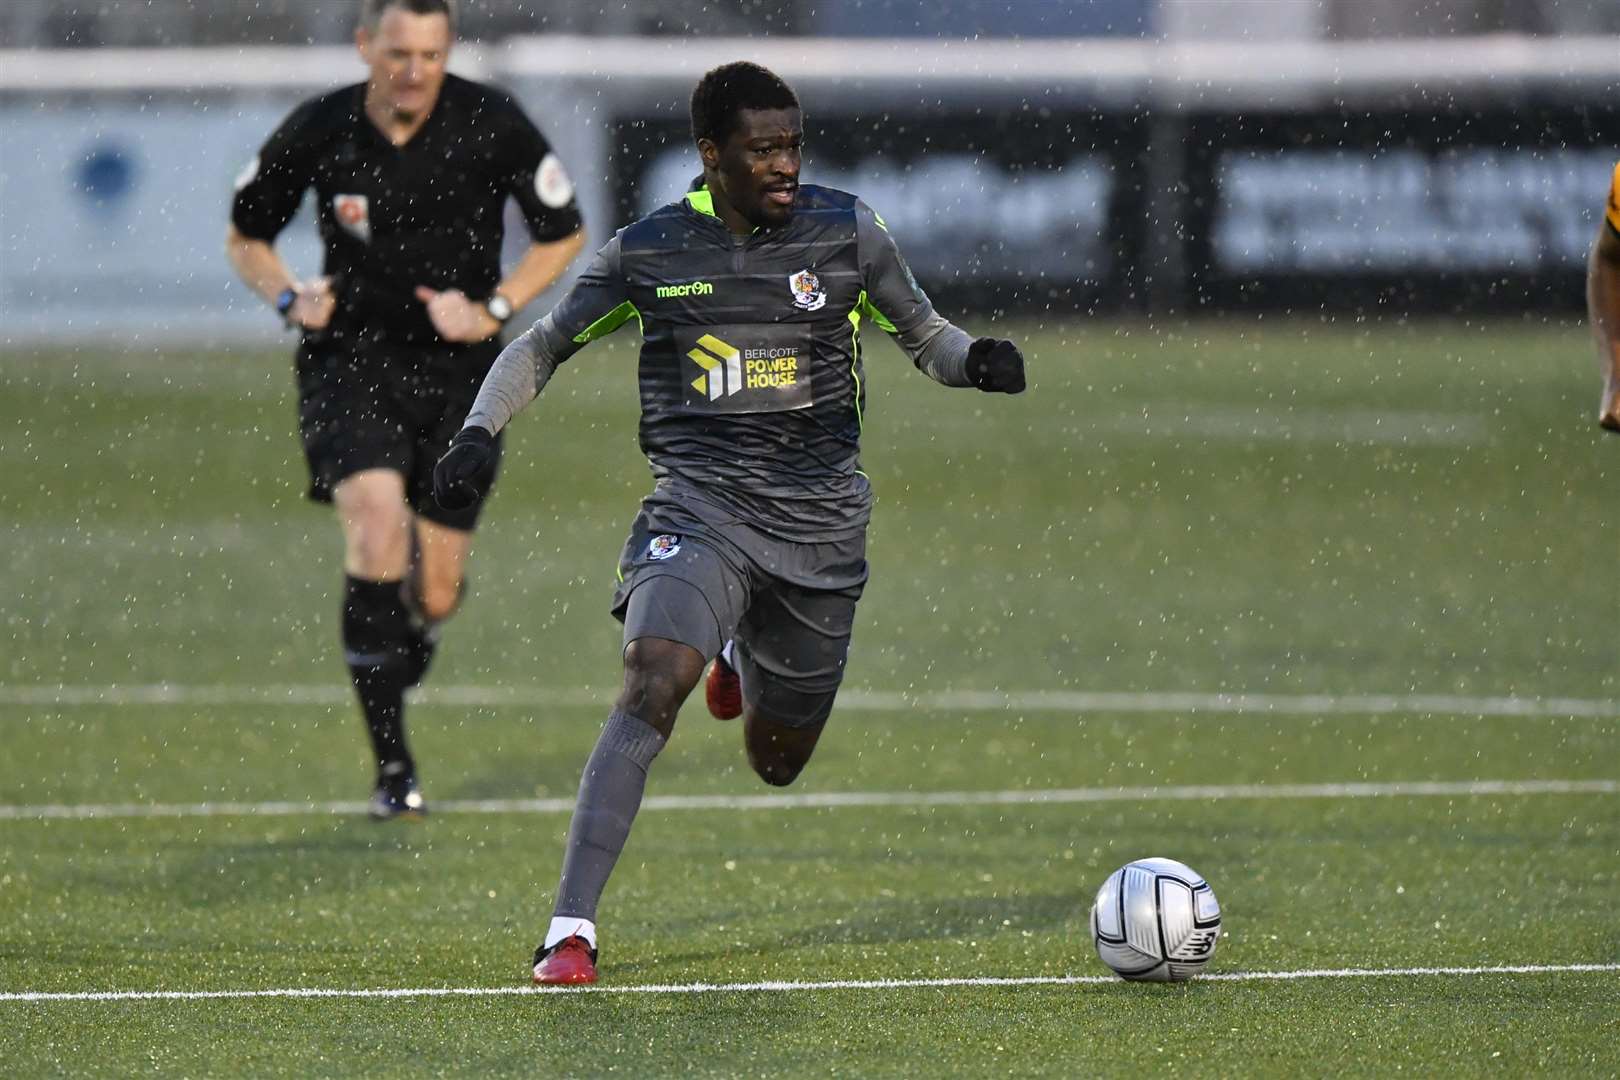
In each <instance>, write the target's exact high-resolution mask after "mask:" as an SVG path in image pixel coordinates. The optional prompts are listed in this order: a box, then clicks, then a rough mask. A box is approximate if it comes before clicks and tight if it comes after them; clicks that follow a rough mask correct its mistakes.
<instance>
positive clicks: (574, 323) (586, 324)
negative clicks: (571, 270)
mask: <svg viewBox="0 0 1620 1080" xmlns="http://www.w3.org/2000/svg"><path fill="white" fill-rule="evenodd" d="M622 235H623V234H622V233H620V234H617V235H615V236H614V237H613V239H611V240H609V241H608V242H607V243H606V244H603V245H602V248H601V250H599V251H598V252H597V253H596V255H595V256H594V257H593V258H592V259H591V262H590V265H589V266H587V267H586V268H585V272H584V273H583V274H581V275H579V277H578V278H576V279H575V280H574V283H573V285H571V286H569V289H568V291H567V292H566V293H565V294H563V298H562V300H560V301H559V302H558V304H557V306H556V307H555V308H552V310H551V314H550V315H549V316H547V321H549V322H550V323H551V326H552V329H553V332H554V333H555V334H556V335H557V338H558V340H557V342H556V345H557V347H558V348H559V349H561V348H567V351H568V352H569V353H573V352H575V351H577V350H579V349H581V348H583V347H584V346H586V345H588V344H590V343H591V342H593V341H595V340H596V339H597V338H599V337H606V336H607V335H608V334H611V333H613V331H615V330H617V329H618V328H619V327H621V326H623V325H624V324H625V323H627V322H629V321H630V320H631V319H632V318H633V319H635V320H636V321H637V325H640V320H641V312H640V311H638V310H636V305H635V304H634V303H632V302H631V300H630V289H629V287H628V286H627V285H626V284H625V280H624V272H623V270H622V268H621V267H620V264H619V245H620V237H621V236H622Z"/></svg>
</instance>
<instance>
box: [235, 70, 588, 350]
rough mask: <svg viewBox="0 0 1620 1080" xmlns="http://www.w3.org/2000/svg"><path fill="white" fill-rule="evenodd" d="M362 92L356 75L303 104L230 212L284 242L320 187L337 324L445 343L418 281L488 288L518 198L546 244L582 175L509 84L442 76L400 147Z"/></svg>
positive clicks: (573, 218) (484, 293) (473, 291)
mask: <svg viewBox="0 0 1620 1080" xmlns="http://www.w3.org/2000/svg"><path fill="white" fill-rule="evenodd" d="M365 93H366V87H365V84H364V83H359V84H356V85H354V86H346V87H343V88H342V89H339V90H334V91H332V92H331V93H328V94H323V95H321V96H320V97H315V98H311V99H310V100H308V101H306V102H304V103H303V104H302V105H300V106H299V107H298V108H296V109H294V110H293V112H292V114H291V115H290V116H288V117H287V119H286V120H285V121H283V122H282V124H281V126H280V127H279V128H277V129H276V131H275V133H274V134H272V135H271V136H270V138H269V140H267V141H266V142H265V144H264V146H263V148H262V149H261V150H260V151H259V154H258V156H257V157H255V158H254V159H253V161H252V162H250V163H249V165H248V167H247V168H246V169H244V170H243V172H242V175H241V177H240V178H239V179H238V180H237V185H236V198H235V201H234V203H233V204H232V207H231V221H232V222H233V223H234V224H235V226H236V228H237V231H238V232H240V233H242V235H244V236H248V237H252V238H254V239H258V240H265V241H273V240H274V239H275V238H276V236H277V235H278V234H279V233H280V232H281V230H282V229H283V228H285V227H286V225H287V223H288V222H289V221H290V220H292V217H293V215H294V214H295V213H296V212H297V210H298V205H299V203H300V202H302V201H303V197H304V192H305V191H306V190H308V189H309V188H311V187H313V188H314V189H315V197H316V208H317V211H318V213H319V215H320V230H321V240H322V242H323V244H324V245H325V247H326V261H325V273H327V274H329V275H332V276H334V277H336V278H338V279H339V308H338V313H337V315H336V316H335V318H334V328H335V329H346V330H349V331H351V332H364V333H365V334H366V335H367V336H371V337H383V338H386V339H388V340H397V341H403V342H411V343H415V344H424V345H429V344H434V343H437V342H439V340H440V339H439V337H438V335H437V334H436V333H435V332H434V330H433V325H432V323H431V322H430V321H429V320H428V317H427V310H426V308H425V306H424V305H423V304H422V303H421V301H419V300H417V299H416V297H415V295H414V293H415V290H416V287H417V286H418V285H426V286H428V287H429V288H432V289H440V290H442V289H452V288H455V289H460V290H461V291H462V292H464V293H466V294H467V295H468V296H469V297H472V298H473V299H475V300H482V299H484V298H486V297H488V296H489V294H490V293H491V292H493V291H494V289H495V286H496V285H497V284H499V283H500V279H501V266H500V255H501V238H502V235H503V224H502V216H503V211H504V208H505V204H506V199H507V197H508V196H510V197H512V198H513V199H516V200H517V203H518V206H519V207H520V208H521V210H522V212H523V217H524V220H525V221H526V222H527V224H528V228H529V233H530V235H531V236H533V238H534V240H535V241H536V242H538V243H545V242H547V241H552V240H560V239H562V238H564V237H566V236H568V235H569V234H570V233H572V232H574V231H575V230H576V229H578V228H579V225H580V217H579V209H578V207H577V205H576V204H575V200H574V189H573V185H572V183H571V182H570V181H569V179H568V174H567V172H566V171H565V170H564V169H563V167H562V164H561V163H560V162H559V161H558V160H557V157H556V155H555V154H553V153H552V151H551V146H550V144H549V143H547V142H546V139H545V136H543V135H542V134H540V131H539V129H537V128H536V127H535V126H534V124H533V123H531V122H530V120H529V118H528V117H527V116H525V115H524V113H523V110H522V109H521V108H519V107H518V105H517V103H516V102H514V101H513V100H512V99H511V98H510V97H508V96H507V95H506V94H504V93H502V92H501V91H499V90H496V89H494V88H492V87H489V86H484V85H482V84H480V83H475V82H471V81H469V80H467V79H462V78H458V77H457V76H455V75H447V76H445V80H444V86H443V88H442V89H441V90H440V92H439V100H438V101H437V103H436V104H435V105H434V108H433V112H432V113H431V114H430V115H429V116H428V118H427V120H426V122H424V123H423V125H422V127H421V129H420V130H419V131H417V133H416V134H415V135H414V136H413V137H412V138H411V140H410V142H408V143H406V144H405V145H404V146H398V147H396V146H394V145H393V144H392V143H390V142H389V141H388V139H387V138H386V137H385V136H384V135H383V133H382V132H381V131H379V130H378V129H377V128H376V126H375V125H374V124H372V122H371V121H370V119H368V118H367V116H366V113H365Z"/></svg>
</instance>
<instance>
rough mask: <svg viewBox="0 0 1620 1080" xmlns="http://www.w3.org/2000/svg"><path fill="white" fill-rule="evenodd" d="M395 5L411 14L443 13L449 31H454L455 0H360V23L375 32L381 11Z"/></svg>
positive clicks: (381, 15)
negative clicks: (447, 20) (448, 22)
mask: <svg viewBox="0 0 1620 1080" xmlns="http://www.w3.org/2000/svg"><path fill="white" fill-rule="evenodd" d="M396 7H397V8H399V9H400V10H401V11H408V12H410V13H411V14H412V15H443V16H444V17H445V18H446V19H449V20H450V32H451V33H452V34H454V33H455V32H456V0H362V3H361V5H360V25H361V26H363V27H365V28H366V30H367V31H369V32H370V33H373V34H375V33H376V32H377V24H378V23H380V22H382V17H383V12H385V11H387V10H388V9H389V8H396Z"/></svg>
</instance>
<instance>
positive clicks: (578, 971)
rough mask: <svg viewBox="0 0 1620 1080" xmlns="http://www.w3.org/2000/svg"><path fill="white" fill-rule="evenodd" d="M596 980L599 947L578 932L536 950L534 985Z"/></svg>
mask: <svg viewBox="0 0 1620 1080" xmlns="http://www.w3.org/2000/svg"><path fill="white" fill-rule="evenodd" d="M595 981H596V950H595V949H593V948H591V943H590V942H588V941H586V940H585V939H584V938H582V937H580V936H579V935H577V934H575V935H571V936H569V937H565V938H563V939H562V940H561V941H559V942H557V944H555V945H553V946H552V947H551V948H549V949H548V948H546V947H545V946H544V945H542V946H541V947H540V948H538V949H536V950H534V985H536V986H570V985H577V984H580V983H593V982H595Z"/></svg>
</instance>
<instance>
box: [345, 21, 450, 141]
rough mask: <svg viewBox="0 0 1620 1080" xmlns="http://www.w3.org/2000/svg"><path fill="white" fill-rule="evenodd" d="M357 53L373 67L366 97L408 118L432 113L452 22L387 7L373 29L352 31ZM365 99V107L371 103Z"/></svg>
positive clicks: (389, 111)
mask: <svg viewBox="0 0 1620 1080" xmlns="http://www.w3.org/2000/svg"><path fill="white" fill-rule="evenodd" d="M355 44H357V45H358V46H359V47H360V56H361V57H362V58H363V59H364V60H365V62H366V66H367V67H369V68H371V79H370V84H369V85H368V86H367V88H366V96H367V98H368V99H370V101H375V102H376V103H377V104H379V105H381V106H382V107H383V109H384V110H385V111H386V112H388V113H390V114H392V115H393V116H394V117H396V118H397V119H400V120H404V121H407V122H408V121H411V120H414V119H416V118H418V117H420V116H423V115H425V114H427V113H430V112H432V111H433V105H434V103H435V102H437V101H438V100H439V88H440V87H442V86H443V85H444V71H445V64H446V63H447V62H448V61H449V59H450V20H449V19H447V18H446V17H445V16H444V15H443V14H441V13H438V12H435V13H433V14H431V15H418V14H416V13H415V12H412V11H406V10H405V9H404V8H402V7H390V8H387V9H385V10H384V11H383V13H382V17H381V18H380V19H378V20H377V29H376V30H375V31H371V32H368V31H367V30H366V28H365V27H364V26H362V27H361V28H360V29H359V30H357V31H356V32H355ZM370 101H368V106H369V104H370Z"/></svg>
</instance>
